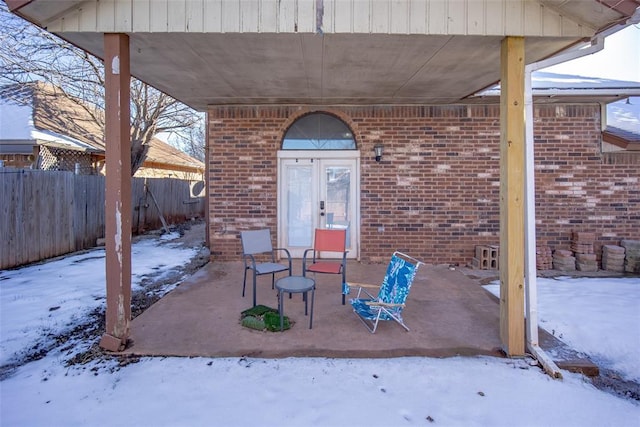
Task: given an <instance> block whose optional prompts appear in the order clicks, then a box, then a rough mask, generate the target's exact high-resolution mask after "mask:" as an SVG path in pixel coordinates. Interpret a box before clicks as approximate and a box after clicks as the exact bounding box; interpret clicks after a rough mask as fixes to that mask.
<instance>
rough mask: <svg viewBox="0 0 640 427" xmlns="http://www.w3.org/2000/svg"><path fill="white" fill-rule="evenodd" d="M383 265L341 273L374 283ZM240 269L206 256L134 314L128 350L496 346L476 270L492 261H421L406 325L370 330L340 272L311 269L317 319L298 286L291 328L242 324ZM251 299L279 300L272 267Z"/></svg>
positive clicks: (444, 352) (227, 353) (402, 352)
mask: <svg viewBox="0 0 640 427" xmlns="http://www.w3.org/2000/svg"><path fill="white" fill-rule="evenodd" d="M299 264H300V262H299V260H294V273H293V274H294V275H295V274H300V269H301V266H300V265H299ZM385 269H386V265H383V264H364V263H360V262H357V261H350V262H349V263H348V267H347V280H348V281H353V282H364V283H372V284H379V282H380V281H381V280H382V278H383V276H384V273H385ZM242 273H243V265H242V263H240V262H210V263H208V264H207V265H205V266H204V267H203V268H202V269H201V270H199V271H198V272H197V273H196V274H194V275H193V276H191V277H189V278H188V279H187V280H186V281H185V282H183V283H182V284H181V285H180V286H179V287H178V288H176V289H175V290H174V291H172V292H171V293H169V294H168V295H166V296H165V297H163V298H162V299H161V300H160V301H158V302H157V303H155V304H154V305H153V306H151V307H150V308H149V309H147V310H146V311H145V312H144V313H142V314H141V315H140V316H138V317H137V318H135V319H134V320H133V321H132V326H131V339H132V345H131V346H130V347H129V348H128V349H127V350H125V353H127V354H131V355H140V356H143V355H144V356H205V357H242V356H250V357H267V358H278V357H303V356H306V357H396V356H431V357H447V356H455V355H467V356H468V355H499V354H500V346H501V343H500V332H499V320H500V309H499V305H498V303H497V300H496V298H495V297H493V296H492V295H490V294H489V293H488V292H487V291H485V290H484V289H483V288H482V287H481V286H480V279H481V278H483V277H484V278H486V277H496V276H497V274H498V272H497V271H477V270H468V269H455V270H452V269H449V267H447V266H430V265H427V266H423V267H421V268H420V270H419V271H418V274H417V276H416V278H415V281H414V283H413V287H412V288H411V293H410V295H409V298H408V300H407V307H406V308H405V310H404V312H403V316H404V320H405V323H406V324H407V326H408V327H409V328H410V329H411V331H410V332H406V331H405V330H404V329H403V328H402V327H401V326H400V325H398V324H397V323H395V322H384V323H382V324H381V325H380V326H379V327H378V330H377V332H376V333H375V334H371V333H369V331H368V330H367V329H366V328H365V327H364V325H362V323H361V322H360V320H359V319H358V318H357V317H356V316H355V314H354V313H353V311H352V309H351V306H350V305H349V303H348V301H347V304H346V305H342V304H341V294H340V289H341V287H340V276H338V275H326V274H318V275H317V276H316V277H315V279H316V284H317V290H316V294H315V307H314V318H313V329H309V318H308V317H306V316H305V315H304V303H303V302H302V297H301V295H300V294H294V295H293V299H289V298H288V297H285V302H284V309H285V314H286V315H287V316H289V317H290V318H291V319H292V320H293V321H294V322H295V324H294V325H293V327H292V328H291V329H290V330H287V331H284V332H260V331H255V330H251V329H247V328H244V327H242V326H241V325H240V321H239V319H240V313H241V312H242V311H243V310H245V309H247V308H250V307H251V305H252V293H251V292H252V291H251V283H250V282H249V283H248V284H247V288H248V289H247V294H246V296H245V297H244V298H242V296H241V293H242ZM465 273H466V274H465ZM478 275H479V276H480V277H478ZM311 277H312V278H313V276H311ZM257 303H258V304H264V305H267V306H270V307H274V308H277V293H276V291H275V290H272V289H271V278H270V276H261V277H259V278H258V286H257Z"/></svg>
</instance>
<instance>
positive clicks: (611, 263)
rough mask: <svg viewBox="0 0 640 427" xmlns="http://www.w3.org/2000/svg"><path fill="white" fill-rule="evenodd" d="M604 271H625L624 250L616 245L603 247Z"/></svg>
mask: <svg viewBox="0 0 640 427" xmlns="http://www.w3.org/2000/svg"><path fill="white" fill-rule="evenodd" d="M602 269H603V270H607V271H614V272H616V273H622V272H623V271H624V248H623V247H622V246H616V245H604V246H603V247H602Z"/></svg>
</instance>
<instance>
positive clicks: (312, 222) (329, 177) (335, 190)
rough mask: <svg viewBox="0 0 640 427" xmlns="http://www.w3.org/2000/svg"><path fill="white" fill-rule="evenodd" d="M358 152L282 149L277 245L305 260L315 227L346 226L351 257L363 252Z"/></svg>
mask: <svg viewBox="0 0 640 427" xmlns="http://www.w3.org/2000/svg"><path fill="white" fill-rule="evenodd" d="M359 163H360V159H359V152H358V151H343V152H340V151H280V152H279V153H278V224H279V227H278V246H279V247H284V248H287V249H288V250H289V251H290V252H291V256H293V257H294V258H302V255H303V253H304V250H305V249H307V248H310V247H311V246H312V245H313V233H314V230H315V229H316V228H337V229H345V230H347V249H348V250H349V253H348V257H349V258H358V256H359V244H358V243H359V229H360V227H359V224H360V218H359V211H360V199H359V194H360V192H359V181H360V179H359V178H360V177H359Z"/></svg>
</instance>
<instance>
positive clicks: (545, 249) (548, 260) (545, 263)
mask: <svg viewBox="0 0 640 427" xmlns="http://www.w3.org/2000/svg"><path fill="white" fill-rule="evenodd" d="M552 268H553V256H552V255H551V248H550V247H549V246H538V247H536V269H537V270H551V269H552Z"/></svg>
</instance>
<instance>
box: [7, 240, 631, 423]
mask: <svg viewBox="0 0 640 427" xmlns="http://www.w3.org/2000/svg"><path fill="white" fill-rule="evenodd" d="M176 237H177V233H173V234H168V235H164V236H163V237H157V236H156V237H150V238H147V239H143V240H141V241H137V242H135V243H134V244H133V250H132V252H133V254H132V266H133V274H132V286H133V289H134V290H135V289H143V288H144V286H145V285H144V283H146V282H145V281H143V278H144V276H145V275H147V274H151V273H152V272H155V273H156V274H158V275H159V277H163V276H164V275H165V274H167V273H168V271H169V270H170V269H172V268H174V267H176V266H179V265H181V264H184V263H186V262H188V260H189V259H191V258H192V257H195V256H196V254H197V252H198V249H199V247H198V248H190V247H183V246H180V245H179V244H177V243H176V242H174V239H175V238H176ZM104 270H105V267H104V250H103V249H99V248H98V249H94V250H90V251H86V252H83V253H78V254H71V255H69V256H66V257H59V258H56V259H55V260H52V261H49V262H45V263H39V264H34V265H31V266H27V267H24V268H20V269H14V270H1V271H0V365H5V364H7V363H17V364H18V365H21V366H19V367H18V368H16V369H15V370H13V371H12V372H11V374H10V375H9V376H8V377H4V378H3V379H2V380H0V425H2V426H12V427H13V426H44V425H47V426H100V425H110V426H120V425H122V426H125V425H126V426H132V425H134V426H146V425H149V426H154V427H155V426H211V425H221V426H222V425H223V426H249V425H257V424H260V425H279V426H310V425H313V426H349V427H351V426H359V425H362V426H386V427H389V426H408V425H436V426H510V427H518V426H526V427H528V426H543V425H544V426H563V427H567V426H568V427H570V426H580V427H588V426H608V425H610V426H617V427H627V426H628V427H638V426H640V402H639V401H636V400H632V399H629V398H623V397H620V396H616V395H613V394H611V393H608V392H606V391H602V390H599V389H597V388H595V387H594V386H593V385H592V384H591V382H590V381H589V380H588V379H586V378H585V377H583V376H582V375H579V374H573V373H569V372H567V371H563V379H561V380H558V379H552V378H551V377H549V376H548V375H546V374H545V373H544V372H543V371H542V370H541V369H540V368H539V367H538V366H536V363H535V362H534V361H533V360H532V359H529V358H522V359H506V358H495V357H487V356H482V357H453V358H442V359H440V358H425V357H398V358H389V359H350V358H344V359H331V358H284V359H260V358H249V357H242V358H208V357H191V358H178V357H156V358H150V357H143V358H140V359H139V360H134V361H133V363H129V364H126V363H125V364H120V363H118V360H116V359H94V360H91V361H89V362H87V363H85V364H75V365H68V364H67V361H68V360H69V359H71V358H72V357H73V356H74V355H75V354H78V353H80V352H83V351H86V349H88V348H89V347H90V346H91V345H92V344H93V343H94V342H95V341H96V340H97V339H98V338H97V337H96V339H95V340H91V339H87V338H81V339H77V340H71V341H67V342H64V343H60V342H58V341H56V336H58V335H60V334H63V333H64V332H65V331H67V330H70V329H73V328H74V327H76V326H77V325H80V324H83V323H85V322H86V321H87V316H88V314H87V313H89V312H91V310H93V309H95V308H104V300H105V298H104V297H105V295H104V293H105V278H104ZM183 280H188V277H183V278H182V279H180V280H179V281H178V282H176V283H170V284H168V285H167V288H166V289H164V290H161V291H160V292H165V291H170V290H171V289H173V288H175V286H177V285H179V283H180V282H181V281H183ZM478 286H479V285H478ZM486 288H487V290H489V291H491V292H494V293H497V292H499V285H498V284H497V283H491V284H489V285H487V286H486ZM538 289H539V292H538V300H539V318H540V324H541V325H542V326H543V327H545V328H546V329H547V330H550V331H553V334H554V335H556V336H557V337H560V338H561V339H562V340H563V341H565V342H566V343H568V344H570V345H571V346H572V347H573V348H574V349H576V350H578V351H581V352H584V353H586V354H588V355H589V356H590V357H591V358H592V360H594V361H596V362H597V363H598V364H599V366H601V367H602V368H607V369H614V370H615V371H616V372H617V375H619V376H621V377H622V378H625V379H630V380H631V379H633V380H635V381H640V359H639V358H640V356H639V355H640V333H639V332H640V278H639V277H629V278H618V279H606V278H597V279H584V278H583V279H572V278H568V277H561V278H557V279H543V278H540V279H538ZM345 309H348V308H345ZM407 309H410V307H407ZM496 309H497V305H496ZM354 321H355V320H354ZM383 326H387V325H383ZM362 330H363V336H364V337H365V338H367V339H370V338H371V336H370V335H369V333H368V332H367V331H366V330H365V329H364V328H363V329H362ZM265 333H267V332H265ZM284 333H286V332H284ZM34 346H35V347H38V348H50V351H49V352H48V353H47V355H46V356H45V357H43V358H41V359H39V360H36V361H32V362H29V363H20V362H19V361H20V360H21V358H22V355H24V354H25V353H28V352H29V351H30V350H31V349H32V348H33V347H34Z"/></svg>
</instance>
